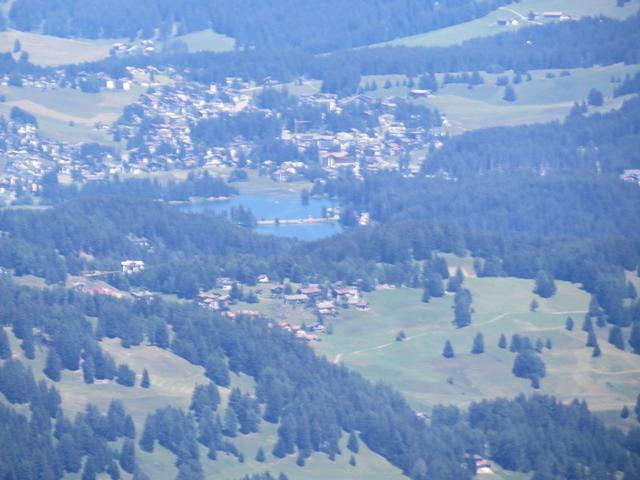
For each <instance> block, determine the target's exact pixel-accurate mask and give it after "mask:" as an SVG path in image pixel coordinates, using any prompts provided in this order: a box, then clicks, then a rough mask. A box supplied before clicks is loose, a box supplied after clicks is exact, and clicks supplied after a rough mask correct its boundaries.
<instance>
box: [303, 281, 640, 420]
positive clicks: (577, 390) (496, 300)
mask: <svg viewBox="0 0 640 480" xmlns="http://www.w3.org/2000/svg"><path fill="white" fill-rule="evenodd" d="M465 286H466V287H467V288H469V289H470V290H471V292H472V294H473V308H474V310H475V312H474V314H473V323H472V325H471V326H470V327H467V328H463V329H455V328H454V327H453V325H452V324H451V321H452V319H453V312H452V303H453V302H452V296H451V295H448V296H447V297H445V298H443V299H435V300H432V301H431V303H429V304H423V303H421V302H420V297H421V291H419V290H415V289H388V290H378V291H376V292H373V293H371V294H369V295H367V296H366V299H367V300H368V301H369V302H370V304H371V310H370V311H369V312H356V311H351V310H349V311H342V312H341V313H340V316H339V318H338V319H336V320H334V321H333V327H334V333H333V335H324V336H322V341H321V342H319V343H317V344H316V350H317V351H318V353H320V354H324V355H326V356H327V358H329V359H332V360H333V361H335V362H341V363H344V364H345V365H347V366H349V367H351V368H354V369H356V370H358V371H360V372H361V373H363V374H364V375H365V376H367V377H368V378H371V379H372V380H381V381H383V382H385V383H388V384H391V385H393V386H394V387H396V388H398V389H399V390H400V391H402V392H403V393H404V394H405V395H407V397H408V398H409V400H410V402H411V403H412V404H413V406H414V407H415V408H416V409H418V410H420V411H426V412H428V411H429V410H430V408H431V407H432V406H433V405H435V404H438V403H445V404H455V405H458V406H461V407H465V406H467V405H468V404H469V403H470V402H472V401H478V400H480V399H482V398H494V397H500V396H506V397H513V396H515V395H517V394H518V393H527V394H529V393H532V392H533V390H532V389H531V387H530V385H529V381H527V380H523V379H517V378H516V377H514V376H513V375H512V373H511V367H512V364H513V359H514V354H513V353H510V352H509V351H508V350H502V349H499V348H498V347H497V343H498V339H499V336H500V334H501V333H504V334H505V335H506V336H507V339H509V338H510V336H511V335H512V334H514V333H519V334H521V335H527V336H529V337H530V338H531V339H532V341H535V340H536V339H537V338H541V339H542V340H543V341H544V340H546V339H547V338H549V339H551V341H552V344H553V348H552V349H551V350H546V349H545V351H544V353H543V355H542V357H543V359H544V361H545V363H546V366H547V376H546V377H545V378H544V379H543V380H542V382H541V383H542V385H541V389H540V392H541V393H546V394H552V395H555V396H557V397H558V398H560V399H562V400H563V401H570V400H572V399H573V398H576V397H577V398H584V399H586V400H587V402H588V404H589V405H590V407H591V408H592V409H593V410H594V411H596V412H598V413H601V414H603V415H604V416H606V417H607V418H608V419H609V420H611V421H612V422H614V423H615V422H617V421H618V420H619V419H618V416H617V413H618V412H619V411H620V409H621V408H622V406H623V405H625V404H626V405H628V406H632V405H633V403H634V402H635V398H636V396H637V394H638V385H640V356H637V355H633V354H632V353H630V352H629V351H624V352H623V351H620V350H617V349H615V348H614V347H613V346H611V345H609V344H608V343H607V335H608V329H604V328H602V329H601V328H596V333H597V336H598V340H599V344H600V347H601V349H602V352H603V354H602V356H601V357H600V358H595V359H594V358H592V357H591V349H590V348H586V347H585V346H584V342H585V340H586V333H585V332H583V331H581V329H580V326H581V325H582V319H583V316H584V311H585V310H586V308H587V305H588V300H589V297H588V295H587V294H586V292H584V291H582V290H580V289H579V288H578V287H577V286H576V285H573V284H569V283H566V282H557V286H558V293H557V294H556V295H555V296H554V297H553V298H551V299H548V300H545V299H540V298H539V299H538V301H539V303H540V308H539V310H538V311H537V312H536V313H532V312H530V310H529V305H530V302H531V299H532V298H533V297H534V295H533V294H532V293H531V289H532V286H533V282H532V281H529V280H519V279H513V278H492V279H488V278H473V277H471V278H467V279H466V280H465ZM567 316H572V317H573V318H574V320H575V322H576V328H574V330H573V331H572V332H568V331H566V330H565V328H564V322H565V319H566V317H567ZM401 330H402V331H404V332H405V334H406V336H407V338H406V340H405V341H403V342H396V341H395V340H394V339H395V336H396V334H397V333H398V332H399V331H401ZM477 332H482V334H483V336H484V342H485V353H484V354H482V355H472V354H471V353H470V350H471V345H472V341H473V337H474V336H475V334H476V333H477ZM628 333H629V332H628V331H626V332H625V335H627V336H628ZM447 339H448V340H450V341H451V343H452V345H453V348H454V351H455V353H456V356H455V358H453V359H449V360H446V359H444V358H443V357H442V356H441V353H442V348H443V345H444V343H445V341H446V340H447ZM627 350H628V347H627Z"/></svg>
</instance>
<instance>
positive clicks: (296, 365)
mask: <svg viewBox="0 0 640 480" xmlns="http://www.w3.org/2000/svg"><path fill="white" fill-rule="evenodd" d="M0 284H1V285H0V286H1V287H2V288H1V289H0V292H1V294H0V304H1V306H2V309H1V310H0V312H2V314H1V316H0V324H1V325H3V326H4V327H10V328H11V329H12V331H13V332H14V334H15V335H16V336H18V337H19V338H21V339H22V349H23V350H24V352H25V353H24V354H25V355H26V356H27V357H28V358H30V355H31V354H30V353H29V352H30V351H31V349H33V348H35V349H37V350H41V349H43V348H44V349H46V350H48V352H49V353H48V354H47V355H48V358H49V357H52V356H54V357H56V356H57V357H59V358H60V359H61V360H60V364H59V365H58V366H57V368H58V369H60V368H63V369H68V370H78V369H81V368H82V370H83V377H84V379H85V382H87V383H89V384H90V383H92V382H93V376H91V377H88V376H87V375H88V372H89V370H88V368H87V363H90V364H91V367H90V368H92V369H93V368H94V365H95V368H96V370H95V375H96V378H113V376H114V375H119V372H120V370H121V369H122V368H124V367H118V370H117V372H116V373H115V374H114V372H113V371H112V370H111V368H113V367H108V365H109V363H110V361H109V358H110V357H109V356H108V354H106V353H104V352H103V351H102V350H101V348H100V344H99V342H98V341H97V340H100V339H101V338H103V337H104V336H106V337H109V338H120V339H121V343H122V345H123V346H124V347H125V348H128V347H129V346H131V345H138V344H140V343H143V342H148V343H150V344H154V345H157V346H159V347H160V348H169V349H171V350H172V351H173V352H174V353H176V354H177V355H180V356H181V357H183V358H185V359H187V360H188V361H190V362H191V363H194V364H198V365H202V366H204V367H205V369H206V375H207V376H208V377H209V378H211V379H212V381H214V382H215V383H216V384H217V385H220V386H228V385H229V375H230V372H234V373H240V372H242V373H245V374H247V375H250V376H252V377H254V378H255V379H256V381H257V386H256V391H255V397H254V396H253V395H252V392H246V393H241V392H240V391H237V390H234V391H232V394H231V397H230V402H229V409H231V410H233V413H231V414H230V413H228V411H227V412H225V421H224V422H223V423H222V424H219V423H217V422H220V420H216V419H215V412H216V410H217V407H218V404H219V400H216V398H218V399H219V396H218V395H217V394H216V393H217V392H216V387H215V385H213V386H211V387H207V390H202V387H198V388H196V390H195V391H194V394H193V400H192V404H191V410H192V411H191V412H184V411H180V410H178V409H174V408H171V407H168V408H165V409H160V410H158V411H156V412H155V413H152V412H150V415H149V417H148V418H147V422H146V424H145V427H144V429H143V431H142V432H141V433H139V434H136V432H135V429H133V430H132V429H131V427H130V426H127V423H130V420H127V418H126V411H125V410H124V408H123V406H122V405H121V404H119V403H118V402H115V403H114V402H112V405H111V406H110V408H109V412H108V415H106V416H102V415H101V414H100V413H99V412H98V411H97V409H95V407H93V406H88V407H87V409H86V411H85V413H84V414H81V415H79V416H78V417H76V419H75V421H74V423H73V424H72V423H71V422H70V421H69V420H67V419H66V418H65V416H64V415H63V414H62V413H61V412H60V410H59V406H60V400H59V396H58V395H57V393H56V391H55V389H54V388H52V387H47V386H46V384H45V383H43V382H41V383H40V384H39V385H36V383H35V381H34V380H33V375H32V374H31V373H30V372H29V371H27V370H25V368H24V367H23V366H22V365H21V363H20V362H19V361H17V360H6V361H4V362H3V364H2V366H0V391H2V393H3V394H4V395H5V397H6V398H7V399H8V400H9V401H10V402H11V403H15V404H21V403H29V402H31V408H32V411H33V412H34V415H32V417H31V420H30V421H29V420H27V419H26V418H25V417H23V416H22V415H20V414H18V413H17V412H15V411H14V410H12V409H7V408H6V407H2V409H0V414H2V415H3V416H4V417H5V418H6V419H7V421H6V422H3V423H2V427H0V434H1V435H3V436H4V438H5V439H8V438H12V444H13V447H12V450H11V452H13V454H12V456H11V457H5V461H4V462H2V463H0V468H2V473H3V474H4V475H5V476H6V475H11V474H13V475H14V476H17V477H18V478H25V479H29V478H61V477H62V474H63V472H65V471H66V472H74V471H78V470H79V469H80V462H81V459H82V457H83V456H85V455H86V456H87V461H86V462H85V466H84V470H85V471H86V470H87V469H88V468H91V469H93V470H94V471H95V473H99V472H103V471H107V473H109V474H110V475H112V473H110V472H113V470H114V466H115V470H118V467H117V466H116V465H115V462H114V460H115V459H119V465H120V468H122V469H123V470H125V471H130V472H133V471H135V470H136V466H135V455H134V453H133V450H134V448H135V447H134V446H133V443H129V444H128V443H127V442H126V441H125V444H124V446H123V448H122V451H121V452H120V453H119V454H118V453H117V452H114V451H113V450H112V448H111V447H110V445H109V444H108V443H107V442H108V441H112V440H114V439H117V438H118V437H119V436H125V437H128V438H135V439H136V443H137V444H138V446H139V448H141V449H142V450H145V451H153V450H154V444H155V442H157V441H158V442H160V444H161V445H164V446H165V447H167V448H168V449H169V450H171V451H172V452H174V453H175V454H176V456H177V460H176V464H177V466H178V467H179V471H180V473H179V478H203V475H202V461H204V460H203V459H201V458H200V455H199V453H198V448H197V444H198V443H202V444H203V445H204V446H205V447H207V448H208V449H209V454H208V457H209V458H210V459H212V460H215V459H216V452H217V451H219V450H222V451H225V452H228V453H232V454H234V455H240V454H241V452H238V451H237V449H236V447H235V446H234V445H233V438H234V437H235V436H236V435H242V434H247V433H250V432H253V431H257V430H259V429H260V423H261V422H262V421H266V422H272V423H278V424H279V428H278V439H277V441H276V443H275V444H274V445H271V446H269V448H271V449H272V453H273V455H274V456H276V457H280V456H284V455H287V454H291V453H296V454H297V455H298V457H299V459H300V458H301V459H302V460H299V461H300V462H301V463H302V464H304V459H305V458H307V457H308V456H310V455H311V454H312V453H313V452H318V453H316V454H326V455H328V456H329V457H332V456H335V455H339V454H341V451H340V449H339V447H338V443H337V442H338V439H339V438H340V437H341V436H342V435H344V434H345V432H358V436H359V438H360V439H361V441H363V442H365V443H366V444H367V446H368V447H369V448H371V449H372V450H373V451H375V452H377V453H379V454H380V455H382V456H384V457H385V458H386V459H387V460H389V461H390V462H391V463H392V464H394V465H396V466H398V467H399V468H401V469H402V470H403V471H404V472H405V473H407V474H408V475H409V476H410V477H411V478H412V479H415V480H423V479H426V478H430V479H443V480H444V479H450V478H459V479H464V478H471V475H472V474H473V473H474V472H475V470H474V469H473V467H472V466H471V464H468V463H467V462H466V460H465V455H474V454H480V455H485V456H488V457H490V458H494V459H495V460H496V461H499V462H501V463H503V464H504V465H508V466H509V468H512V469H514V470H521V471H524V472H527V471H532V470H533V471H535V475H536V476H535V478H536V479H554V478H559V477H560V478H566V477H567V475H573V478H577V479H594V480H595V479H599V478H603V477H602V476H601V475H602V474H604V475H611V474H613V473H615V472H616V471H620V472H623V473H624V478H625V479H626V478H628V479H632V478H635V476H636V474H637V472H638V467H639V461H640V457H639V455H640V451H639V449H638V444H637V437H638V430H637V429H632V430H631V432H629V434H628V435H625V434H623V433H622V432H620V431H618V430H615V429H607V428H606V427H604V426H603V424H602V423H601V422H600V421H599V420H597V419H595V417H593V416H592V415H591V414H590V413H589V411H588V409H587V407H586V405H585V404H583V403H577V402H576V403H574V404H572V405H562V404H560V403H558V402H557V401H555V400H554V399H552V398H549V397H532V398H530V399H526V398H524V397H519V398H518V399H516V400H515V401H507V400H492V401H485V402H482V403H480V404H474V405H472V406H471V408H470V411H469V417H468V418H467V417H466V416H465V415H463V414H462V413H461V412H460V411H459V410H457V409H456V408H454V407H435V409H434V411H433V413H432V416H431V421H430V422H429V423H425V422H424V421H423V420H422V419H420V418H419V417H417V416H416V415H415V413H414V412H413V411H412V410H411V409H410V408H409V406H408V405H407V403H406V402H405V401H404V399H403V398H402V397H401V396H400V395H399V394H398V393H396V392H395V391H393V390H392V389H390V388H388V387H385V386H382V385H379V384H378V385H373V384H371V383H370V382H368V381H366V380H365V379H364V378H362V377H361V376H360V375H358V374H356V373H353V372H351V371H349V370H348V369H346V368H345V367H343V366H337V365H334V364H332V363H329V362H328V361H327V360H325V359H321V358H319V357H317V356H316V355H315V354H314V353H313V351H312V350H311V349H310V348H309V347H308V346H307V345H306V344H305V343H304V342H300V341H299V340H296V339H295V337H294V336H293V335H292V334H290V333H287V332H285V331H282V330H280V329H277V328H272V326H270V325H271V324H269V323H268V322H267V321H266V320H255V319H249V318H244V317H242V316H238V317H236V319H235V321H234V320H230V319H227V318H223V317H221V316H220V315H219V314H216V313H212V312H208V311H206V310H204V309H202V308H200V307H198V306H196V305H189V304H184V305H180V304H171V303H164V302H162V301H159V300H154V301H152V302H150V303H149V302H147V301H144V300H142V301H136V302H132V301H128V300H116V299H112V298H108V297H103V296H88V295H83V294H79V293H76V292H72V291H69V290H64V289H62V288H54V289H49V290H44V291H38V290H34V289H30V288H27V287H18V286H16V285H15V284H13V283H12V282H11V280H10V279H9V278H8V277H6V276H4V277H0ZM25 311H26V312H25ZM51 312H54V313H55V318H52V317H51ZM85 315H90V316H92V317H96V318H97V320H98V322H97V325H96V327H95V328H93V327H91V325H90V324H89V322H87V321H86V320H85V319H84V316H85ZM77 322H81V325H78V323H77ZM169 329H170V330H171V331H172V332H173V335H171V336H167V334H166V332H167V331H168V330H169ZM163 332H164V333H163ZM3 335H4V332H3ZM169 338H172V339H171V340H169ZM6 354H7V352H5V351H3V355H4V356H3V358H7V356H6ZM9 355H10V352H9ZM52 358H53V357H52ZM111 363H113V362H112V360H111ZM49 365H50V361H49V359H48V361H47V368H46V369H45V373H46V374H47V376H49V378H50V379H52V380H53V381H54V382H55V381H56V378H59V377H56V371H55V370H54V371H52V370H51V368H52V367H50V366H49ZM105 366H107V369H106V370H105ZM98 367H100V370H98ZM58 371H59V370H58ZM90 372H91V374H92V375H93V370H90ZM122 388H127V387H126V386H125V384H124V383H123V386H122ZM199 389H200V390H199ZM38 392H41V393H38ZM251 412H253V413H251ZM254 414H257V416H254ZM228 415H235V416H237V421H239V422H240V429H239V431H236V430H235V429H234V430H233V431H229V428H237V427H231V426H230V425H231V424H228V421H227V420H226V417H227V416H228ZM247 415H249V416H247ZM496 415H499V417H498V418H499V420H496ZM54 418H55V422H54V421H53V419H54ZM505 418H508V419H509V420H508V421H507V423H506V424H504V425H503V424H502V423H501V422H504V421H505V420H504V419H505ZM27 422H29V424H30V428H29V429H27V430H23V431H29V432H31V433H29V434H28V435H24V433H23V434H19V435H18V434H17V433H18V430H19V429H21V428H22V429H24V426H26V425H27ZM541 431H542V432H544V436H540V432H541ZM52 433H53V435H52ZM9 436H11V437H9ZM547 438H552V439H553V442H548V441H547V440H546V439H547ZM35 444H39V445H41V446H42V447H41V448H40V449H39V455H38V456H35V457H34V456H29V455H27V454H26V452H27V451H28V449H29V448H32V447H33V446H34V445H35ZM532 444H535V445H536V448H531V445H532ZM38 459H40V460H41V461H42V462H43V463H45V464H47V465H48V467H47V470H46V471H47V475H46V477H42V476H38V475H41V474H42V470H37V465H38V463H37V461H38ZM87 464H89V466H87ZM32 465H34V466H35V468H34V467H33V466H32ZM595 472H597V473H595ZM603 472H604V473H603ZM116 473H117V472H116ZM137 474H138V475H142V474H143V472H138V473H137ZM187 474H189V475H190V476H188V477H187V476H186V475H187ZM112 478H114V477H113V476H112ZM115 478H117V477H115Z"/></svg>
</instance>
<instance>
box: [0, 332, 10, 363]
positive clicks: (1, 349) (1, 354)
mask: <svg viewBox="0 0 640 480" xmlns="http://www.w3.org/2000/svg"><path fill="white" fill-rule="evenodd" d="M9 358H11V344H10V343H9V336H8V335H7V332H6V331H5V330H4V328H2V327H0V360H7V359H9Z"/></svg>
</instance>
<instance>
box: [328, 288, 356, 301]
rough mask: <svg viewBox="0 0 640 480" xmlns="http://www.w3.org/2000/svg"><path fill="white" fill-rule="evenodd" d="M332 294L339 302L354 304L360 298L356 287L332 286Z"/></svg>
mask: <svg viewBox="0 0 640 480" xmlns="http://www.w3.org/2000/svg"><path fill="white" fill-rule="evenodd" d="M333 296H334V297H335V299H336V300H337V301H338V302H340V303H348V304H353V305H355V304H356V303H357V302H358V301H359V300H360V292H359V291H358V287H352V286H348V287H338V288H334V290H333Z"/></svg>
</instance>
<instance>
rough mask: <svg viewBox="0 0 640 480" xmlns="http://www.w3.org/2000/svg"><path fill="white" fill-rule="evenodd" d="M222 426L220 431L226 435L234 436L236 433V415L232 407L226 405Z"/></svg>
mask: <svg viewBox="0 0 640 480" xmlns="http://www.w3.org/2000/svg"><path fill="white" fill-rule="evenodd" d="M223 425H224V428H223V430H222V432H223V433H224V434H225V435H226V436H227V437H235V436H236V435H238V416H237V415H236V412H235V411H234V410H233V408H230V407H228V408H227V409H226V410H225V411H224V423H223Z"/></svg>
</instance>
